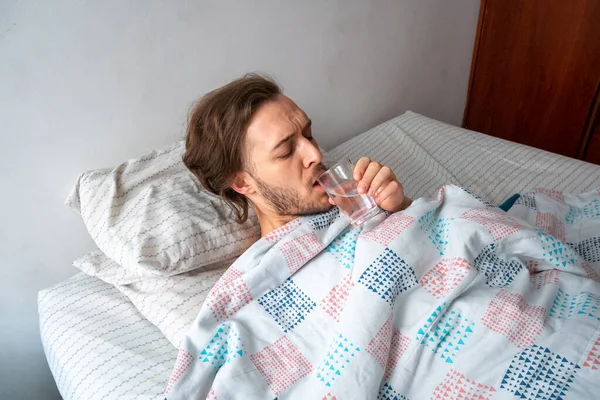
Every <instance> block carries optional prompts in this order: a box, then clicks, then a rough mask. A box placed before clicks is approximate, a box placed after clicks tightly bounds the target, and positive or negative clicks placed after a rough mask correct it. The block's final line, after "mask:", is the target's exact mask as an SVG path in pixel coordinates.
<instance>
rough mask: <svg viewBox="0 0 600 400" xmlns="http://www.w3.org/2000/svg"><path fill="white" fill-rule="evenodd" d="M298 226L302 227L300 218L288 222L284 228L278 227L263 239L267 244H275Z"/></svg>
mask: <svg viewBox="0 0 600 400" xmlns="http://www.w3.org/2000/svg"><path fill="white" fill-rule="evenodd" d="M300 225H302V221H301V220H300V218H296V219H294V220H292V221H290V222H288V223H287V224H285V225H284V226H280V227H279V228H277V229H275V230H274V231H272V232H269V233H268V234H266V235H265V237H264V239H265V240H266V241H267V242H269V243H277V242H279V241H280V240H281V238H283V237H284V236H286V235H287V234H288V233H290V232H291V231H293V230H294V229H296V228H297V227H299V226H300Z"/></svg>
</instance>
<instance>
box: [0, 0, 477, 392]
mask: <svg viewBox="0 0 600 400" xmlns="http://www.w3.org/2000/svg"><path fill="white" fill-rule="evenodd" d="M478 7H479V1H478V0H453V1H446V0H437V1H436V0H405V1H400V0H398V1H383V0H371V1H365V0H329V1H326V0H322V1H317V0H313V1H306V0H305V1H297V0H287V1H283V0H271V1H267V0H262V1H258V0H257V1H223V0H221V1H202V0H196V1H183V0H180V1H162V0H152V1H141V0H140V1H133V0H129V1H121V0H110V1H91V0H85V1H64V0H54V1H27V0H24V1H18V2H17V1H16V0H1V1H0V149H1V150H0V151H1V153H0V171H1V175H0V187H1V188H2V194H3V195H2V196H0V213H1V214H0V217H1V219H0V221H1V222H0V223H1V228H0V243H1V245H0V260H1V261H0V263H1V264H0V274H1V275H0V398H58V393H57V392H56V389H55V388H54V386H53V383H52V382H53V381H52V378H51V376H50V373H49V371H48V368H47V366H46V360H45V358H44V355H43V352H42V348H41V343H40V340H39V333H38V323H37V311H36V294H37V291H38V290H40V289H42V288H45V287H49V286H51V285H54V284H56V283H58V282H60V281H61V280H64V279H66V278H67V277H69V276H70V275H72V274H74V273H75V272H76V271H75V269H74V268H73V267H71V266H70V264H71V261H72V260H73V259H74V258H76V257H78V256H80V255H82V254H83V253H84V252H85V251H87V250H89V249H91V248H92V242H91V240H90V238H89V236H88V235H87V233H86V231H85V230H84V227H83V224H82V223H81V221H80V220H79V219H78V217H77V216H76V215H75V214H74V213H72V212H71V211H69V210H67V208H66V207H65V206H63V200H64V198H65V197H66V195H67V192H68V190H69V188H70V186H71V185H72V184H73V183H74V181H75V178H76V177H77V175H78V174H79V173H80V172H82V171H84V170H87V169H92V168H97V167H105V166H110V165H111V164H114V163H116V162H117V161H120V160H122V159H125V158H129V157H133V156H136V155H139V154H141V153H144V152H146V151H148V150H150V149H152V148H155V147H158V146H162V145H165V144H167V143H170V142H172V141H174V140H176V139H178V138H180V137H181V136H182V133H183V126H184V121H185V116H186V112H187V110H188V108H189V106H190V104H191V102H192V101H193V100H194V99H195V98H197V97H198V96H199V95H200V94H202V93H204V92H206V91H208V90H210V89H213V88H215V87H217V86H219V85H221V84H224V83H226V82H228V81H229V80H231V79H232V78H234V77H237V76H239V75H241V74H243V73H245V72H248V71H263V72H268V73H270V74H272V75H273V76H274V77H276V78H277V79H278V81H279V82H280V83H281V84H282V85H283V86H284V88H285V90H286V93H287V94H288V95H289V96H290V97H292V98H293V99H294V100H296V102H297V103H298V104H299V105H300V106H301V107H303V108H304V109H305V110H306V111H307V112H308V114H309V115H310V116H311V118H312V119H313V122H314V127H315V128H314V132H315V136H317V137H318V138H319V139H320V144H321V145H322V146H323V147H324V148H326V149H327V148H331V147H332V146H334V145H336V144H338V143H340V142H342V141H343V140H345V139H348V138H350V137H352V136H354V135H355V134H357V133H359V132H361V131H363V130H366V129H367V128H370V127H372V126H374V125H375V124H377V123H380V122H382V121H384V120H386V119H388V118H391V117H393V116H396V115H398V114H400V113H402V112H403V111H405V110H407V109H411V110H414V111H417V112H420V113H423V114H425V115H428V116H430V117H433V118H437V119H440V120H442V121H446V122H450V123H453V124H460V122H461V118H462V111H463V108H464V104H465V97H466V90H467V80H468V75H469V68H470V63H471V52H472V47H473V41H474V36H475V27H476V23H477V15H478Z"/></svg>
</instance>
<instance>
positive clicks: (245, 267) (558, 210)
mask: <svg viewBox="0 0 600 400" xmlns="http://www.w3.org/2000/svg"><path fill="white" fill-rule="evenodd" d="M550 193H552V192H550ZM558 193H560V195H557V196H555V198H551V197H549V196H546V195H540V196H539V199H537V201H538V202H539V203H540V204H539V208H540V210H541V211H537V213H538V215H540V214H541V216H542V218H546V217H548V216H549V217H551V220H552V221H555V224H553V225H560V226H561V227H562V232H563V235H562V236H563V237H564V239H566V240H568V241H570V242H573V243H583V242H587V241H589V239H590V236H588V235H592V236H591V237H594V238H595V239H596V240H595V241H594V243H593V244H592V245H591V246H587V247H585V249H586V252H582V253H578V252H576V251H575V250H574V249H573V248H571V247H570V246H568V245H567V244H566V243H565V242H564V241H563V240H561V239H559V238H556V237H553V236H551V235H549V234H548V233H546V232H544V231H542V230H541V229H538V228H536V227H535V226H532V225H530V224H528V223H527V222H526V221H522V220H519V219H517V218H515V217H511V216H509V215H507V213H505V212H503V211H502V210H500V209H499V208H496V207H493V206H489V205H488V204H486V203H484V202H482V201H481V200H480V199H478V198H476V197H474V196H472V195H471V194H469V193H468V191H465V190H463V189H461V188H459V187H457V186H450V185H448V186H444V187H443V188H442V189H441V190H440V191H439V193H438V195H437V198H433V199H425V198H420V199H418V200H417V201H415V202H414V203H413V204H412V205H411V206H410V207H409V208H408V209H406V210H404V211H402V212H399V213H395V214H393V215H391V216H389V217H386V216H385V215H379V216H378V217H375V218H373V219H372V220H370V221H368V222H367V223H366V224H364V225H363V226H361V227H358V228H353V227H350V226H349V222H348V219H347V218H346V217H344V216H340V212H339V210H338V209H337V208H334V209H333V210H331V211H329V212H327V213H323V214H318V215H315V216H309V217H301V218H298V219H296V220H294V221H292V222H290V223H288V224H287V225H285V226H283V227H281V228H279V229H277V230H275V231H274V232H271V233H269V234H268V235H266V236H265V237H263V238H261V239H260V240H259V241H258V242H256V243H255V244H254V245H253V246H252V247H251V248H250V249H248V250H247V251H246V252H245V253H244V254H243V255H242V256H240V257H239V258H238V260H237V261H236V262H235V263H234V264H233V265H232V266H231V267H230V268H229V269H228V270H227V272H226V273H225V275H224V276H223V277H222V278H221V279H220V280H219V282H217V284H216V285H215V286H214V288H213V289H212V290H211V292H210V294H209V296H208V297H207V299H206V301H205V303H204V305H203V307H202V310H201V311H200V314H199V315H198V317H197V319H196V320H195V321H194V323H193V325H192V328H191V330H190V332H188V334H187V336H186V339H185V341H184V343H183V346H182V348H181V349H180V352H179V355H178V362H177V363H176V365H175V368H174V370H173V374H172V375H171V379H170V381H169V385H168V386H167V389H166V392H165V395H166V397H167V399H169V400H175V399H191V398H201V399H204V398H206V397H208V398H211V399H213V398H216V399H247V400H250V399H271V398H278V399H281V400H285V399H290V400H291V399H323V398H325V399H333V398H340V399H349V398H357V399H374V398H378V399H390V400H391V399H401V398H408V399H412V400H418V399H430V398H433V399H446V398H463V397H464V398H467V397H468V398H491V397H493V398H494V399H498V400H500V399H506V400H508V399H513V398H514V396H517V397H522V398H534V397H535V398H540V399H549V398H562V397H567V396H568V397H572V398H594V397H595V395H596V394H597V393H598V391H599V390H600V370H598V368H597V363H598V361H600V354H599V351H598V346H599V345H600V282H599V281H596V280H595V279H598V274H597V271H595V270H594V269H593V267H594V265H589V264H586V258H587V257H590V256H594V257H595V255H597V254H600V241H599V240H597V239H600V238H598V237H596V236H597V235H598V234H599V233H600V193H599V192H596V191H594V192H591V193H588V194H585V195H581V196H571V195H566V194H563V193H562V192H557V194H558ZM543 227H544V228H551V227H549V226H547V224H543ZM552 231H554V230H553V229H552ZM598 266H600V264H599V265H598ZM566 338H568V340H565V339H566Z"/></svg>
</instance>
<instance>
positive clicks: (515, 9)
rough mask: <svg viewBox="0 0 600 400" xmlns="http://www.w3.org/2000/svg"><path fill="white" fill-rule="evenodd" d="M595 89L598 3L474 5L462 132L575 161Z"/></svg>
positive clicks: (599, 75)
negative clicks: (478, 8) (475, 15)
mask: <svg viewBox="0 0 600 400" xmlns="http://www.w3.org/2000/svg"><path fill="white" fill-rule="evenodd" d="M599 84H600V0H484V1H482V11H481V15H480V22H479V31H478V37H477V40H476V44H475V50H474V56H473V66H472V71H471V82H470V87H469V94H468V97H467V107H466V109H465V117H464V121H463V125H464V126H465V127H466V128H468V129H473V130H475V131H479V132H483V133H487V134H490V135H493V136H497V137H501V138H504V139H508V140H512V141H515V142H519V143H523V144H527V145H530V146H534V147H538V148H542V149H545V150H548V151H552V152H555V153H560V154H564V155H567V156H570V157H578V156H579V157H583V153H582V148H583V147H584V146H585V143H582V142H583V140H584V139H583V138H584V136H587V137H588V138H589V137H591V136H590V135H589V134H588V135H584V132H585V131H587V132H589V129H586V126H587V125H588V124H589V123H590V122H589V119H590V112H591V109H592V107H591V105H592V103H593V101H594V97H595V94H596V92H597V90H598V87H599ZM589 150H592V149H591V148H590V149H589Z"/></svg>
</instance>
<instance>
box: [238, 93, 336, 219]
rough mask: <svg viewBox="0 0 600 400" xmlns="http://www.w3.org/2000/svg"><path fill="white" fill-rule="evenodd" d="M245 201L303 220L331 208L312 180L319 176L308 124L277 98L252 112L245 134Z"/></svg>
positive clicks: (292, 106) (319, 165)
mask: <svg viewBox="0 0 600 400" xmlns="http://www.w3.org/2000/svg"><path fill="white" fill-rule="evenodd" d="M245 155H246V160H245V165H246V173H247V174H248V175H249V177H250V179H248V181H250V182H249V184H250V185H251V186H252V189H253V192H252V193H251V194H249V195H248V197H249V199H250V200H251V201H252V202H253V203H254V204H255V205H256V206H257V207H259V208H260V209H261V211H263V212H265V211H266V210H265V208H268V209H269V210H270V211H271V212H274V213H275V214H276V215H279V216H297V215H307V214H314V213H319V212H324V211H327V210H329V209H330V208H331V205H330V204H329V201H328V196H327V194H326V193H325V191H324V190H323V188H322V187H321V186H320V185H319V184H318V183H317V180H316V178H317V177H318V176H319V175H320V174H321V173H323V172H324V171H325V169H326V168H325V166H324V165H323V164H322V163H321V161H322V157H321V153H320V151H319V148H318V146H317V142H316V141H315V139H314V138H313V137H312V130H311V121H310V119H309V118H308V117H307V116H306V114H305V113H304V111H302V110H301V109H300V108H299V107H298V106H297V105H296V104H295V103H294V102H293V101H292V100H290V99H289V98H288V97H285V96H283V95H281V96H279V97H278V98H277V99H276V100H275V101H272V102H269V103H266V104H264V105H263V106H262V107H260V108H259V110H258V111H257V112H256V113H255V115H254V116H253V118H252V120H251V121H250V124H249V126H248V130H247V133H246V147H245Z"/></svg>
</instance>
